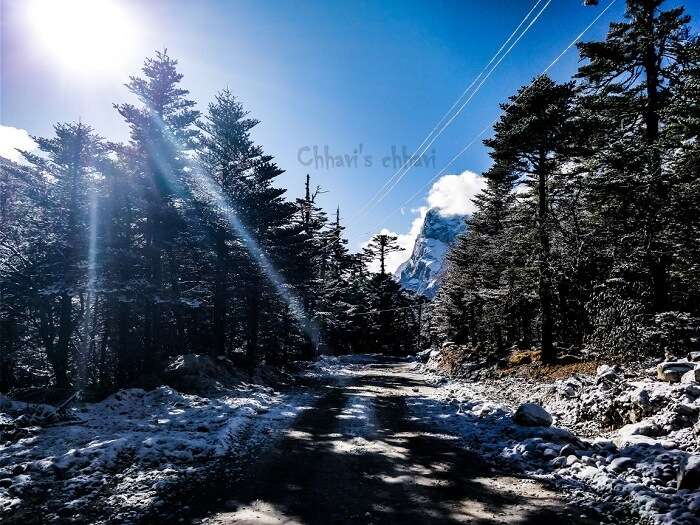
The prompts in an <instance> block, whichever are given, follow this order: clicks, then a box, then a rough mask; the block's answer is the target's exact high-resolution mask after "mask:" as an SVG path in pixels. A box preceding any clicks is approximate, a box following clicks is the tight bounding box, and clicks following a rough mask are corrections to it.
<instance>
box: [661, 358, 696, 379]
mask: <svg viewBox="0 0 700 525" xmlns="http://www.w3.org/2000/svg"><path fill="white" fill-rule="evenodd" d="M694 368H695V363H691V362H689V361H665V362H663V363H660V364H659V365H658V366H657V367H656V376H657V377H658V378H659V379H660V380H661V381H666V382H667V383H679V382H680V380H681V378H682V377H683V374H685V373H687V372H690V371H691V370H693V369H694Z"/></svg>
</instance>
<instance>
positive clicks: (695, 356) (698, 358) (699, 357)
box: [688, 352, 700, 363]
mask: <svg viewBox="0 0 700 525" xmlns="http://www.w3.org/2000/svg"><path fill="white" fill-rule="evenodd" d="M688 361H692V362H693V363H700V352H690V353H689V354H688Z"/></svg>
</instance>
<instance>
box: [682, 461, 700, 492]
mask: <svg viewBox="0 0 700 525" xmlns="http://www.w3.org/2000/svg"><path fill="white" fill-rule="evenodd" d="M699 488H700V455H697V454H695V455H692V456H688V457H687V458H685V459H684V460H683V461H682V462H681V466H680V469H679V471H678V489H679V490H680V489H687V490H697V489H699Z"/></svg>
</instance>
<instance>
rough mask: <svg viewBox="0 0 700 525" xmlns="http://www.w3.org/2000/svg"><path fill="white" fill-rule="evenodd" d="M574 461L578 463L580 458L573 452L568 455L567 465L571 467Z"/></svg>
mask: <svg viewBox="0 0 700 525" xmlns="http://www.w3.org/2000/svg"><path fill="white" fill-rule="evenodd" d="M574 463H578V458H577V457H576V456H575V455H573V454H571V455H570V456H566V466H567V467H570V466H571V465H573V464H574Z"/></svg>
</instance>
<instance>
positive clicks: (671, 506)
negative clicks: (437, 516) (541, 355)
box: [411, 364, 700, 525]
mask: <svg viewBox="0 0 700 525" xmlns="http://www.w3.org/2000/svg"><path fill="white" fill-rule="evenodd" d="M416 368H417V370H419V371H420V372H422V373H423V374H424V375H425V376H426V377H427V378H428V379H429V380H431V381H433V382H434V383H436V384H439V385H441V388H438V389H435V390H434V401H435V402H434V403H433V404H429V403H426V402H425V401H424V400H421V401H420V402H414V403H412V404H411V407H412V410H413V412H414V414H415V416H416V417H419V418H422V419H424V420H428V421H430V422H431V423H432V424H434V425H435V426H436V428H442V429H444V430H447V431H452V432H456V433H459V434H460V435H461V436H462V437H463V438H464V439H465V443H466V444H467V446H468V447H470V448H472V449H477V450H479V451H480V452H481V453H482V454H484V456H486V457H489V458H491V459H492V460H494V461H501V462H503V463H504V464H505V465H506V466H507V468H509V469H515V470H517V471H522V472H524V473H526V474H527V475H529V476H532V477H534V478H539V479H544V480H548V481H551V482H554V483H556V484H558V485H560V486H562V487H567V488H569V489H575V491H576V493H577V494H578V495H579V497H578V498H577V499H579V500H580V501H579V503H580V504H582V505H584V506H585V505H589V506H593V507H596V508H598V509H608V508H619V507H621V506H627V507H629V508H630V509H631V510H632V512H634V513H636V515H637V516H638V517H639V518H640V519H644V520H646V521H648V522H650V523H656V524H671V523H673V524H677V525H680V524H691V523H700V518H699V516H700V515H699V514H697V511H698V508H699V507H700V499H699V498H700V493H698V492H693V491H689V490H677V488H676V487H677V481H676V476H677V473H678V471H679V467H680V464H681V463H683V462H685V461H688V458H689V457H690V458H693V457H695V456H694V455H695V454H697V453H698V451H699V450H698V448H699V443H698V439H697V437H696V436H695V435H694V431H693V428H692V426H685V425H687V420H682V421H679V420H678V413H679V406H685V407H686V408H685V410H687V411H688V413H689V414H694V417H695V419H696V420H697V413H698V411H700V391H698V390H697V389H698V385H697V384H692V385H690V384H688V385H679V384H669V383H666V382H661V381H657V380H654V379H653V378H650V377H643V378H638V377H637V378H635V379H636V380H634V381H626V380H625V379H624V378H623V376H622V373H621V372H619V371H617V372H616V371H615V370H614V369H613V368H612V367H604V368H603V367H602V368H601V369H599V370H598V374H597V379H598V380H599V381H598V383H597V384H596V379H595V378H586V377H574V378H568V379H565V380H559V381H556V382H553V383H550V384H542V383H540V384H537V385H535V384H533V383H528V381H527V380H524V379H522V378H512V379H511V380H510V381H509V382H506V384H505V385H500V388H503V389H507V390H508V391H509V395H510V396H511V398H510V399H511V400H512V399H513V396H514V392H515V391H518V390H520V391H521V392H522V397H523V398H525V399H530V400H532V401H536V402H538V403H541V404H543V405H544V407H545V408H546V409H547V410H548V411H550V412H551V413H552V414H553V415H554V416H555V420H554V423H555V425H559V428H556V427H553V428H551V429H549V428H541V427H533V428H529V429H525V428H524V427H520V426H517V425H514V424H513V422H512V416H513V409H514V407H515V406H517V403H513V402H510V403H509V402H504V400H503V399H502V398H501V400H500V401H493V400H489V399H488V397H489V395H490V394H491V397H493V395H492V394H493V392H494V391H498V387H496V388H494V387H493V386H492V385H489V386H487V385H485V383H486V382H470V383H467V382H464V381H459V380H446V379H445V378H443V377H441V376H439V375H436V374H434V373H433V372H432V371H430V370H429V369H428V368H427V367H426V366H423V365H418V364H417V365H416ZM611 373H613V374H617V380H616V381H617V383H616V385H615V387H614V388H611V386H610V383H609V382H606V381H605V380H603V381H600V378H601V377H605V376H607V378H608V379H610V374H611ZM655 373H656V368H651V374H652V375H655ZM518 382H520V383H521V384H520V385H518V384H517V383H518ZM521 401H522V400H521ZM618 402H619V403H620V404H621V406H629V408H630V417H636V416H635V414H637V415H638V417H639V418H640V420H639V421H637V422H634V423H628V424H626V425H624V426H622V427H621V428H619V429H617V430H612V431H610V430H609V431H607V432H606V431H604V430H603V428H602V425H591V424H588V425H586V424H582V422H581V421H580V420H581V417H582V414H584V415H590V414H586V410H587V409H590V407H591V405H594V406H595V407H596V408H597V409H599V410H600V412H597V413H594V416H599V415H600V414H602V413H603V412H605V411H606V410H608V409H609V408H610V407H613V406H618V405H616V403H618ZM624 403H627V405H625V404H624ZM640 403H641V404H642V405H644V406H645V407H646V410H645V412H644V414H643V415H642V414H641V413H637V412H635V408H639V404H640ZM681 412H682V410H681ZM589 423H590V422H589ZM567 427H569V428H567ZM679 427H680V428H679ZM576 430H579V431H581V430H584V434H585V435H584V434H578V435H577V434H576V433H575V431H576ZM647 434H648V435H647ZM692 509H695V510H692Z"/></svg>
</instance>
